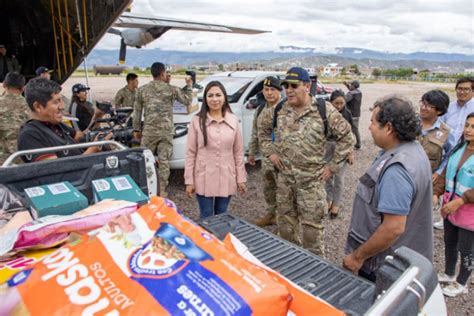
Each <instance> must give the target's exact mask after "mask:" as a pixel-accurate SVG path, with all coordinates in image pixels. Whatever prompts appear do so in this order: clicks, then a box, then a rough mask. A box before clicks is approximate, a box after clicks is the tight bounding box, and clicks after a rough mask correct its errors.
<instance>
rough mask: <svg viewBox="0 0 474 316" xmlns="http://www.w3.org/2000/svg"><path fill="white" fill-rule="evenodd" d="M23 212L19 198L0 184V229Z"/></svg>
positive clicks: (23, 206) (23, 208) (23, 207)
mask: <svg viewBox="0 0 474 316" xmlns="http://www.w3.org/2000/svg"><path fill="white" fill-rule="evenodd" d="M23 210H25V205H24V203H23V201H22V200H21V197H20V196H19V195H17V194H15V193H14V192H12V191H11V190H10V189H8V188H7V187H6V186H5V185H3V184H0V228H2V227H3V226H4V225H6V224H7V223H8V222H9V221H10V220H11V219H12V218H13V216H14V215H15V214H16V213H17V212H19V211H23Z"/></svg>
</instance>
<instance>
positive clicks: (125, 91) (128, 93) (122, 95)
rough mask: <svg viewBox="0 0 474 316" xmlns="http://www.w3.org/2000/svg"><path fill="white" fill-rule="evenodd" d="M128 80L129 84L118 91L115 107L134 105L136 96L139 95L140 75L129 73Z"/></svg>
mask: <svg viewBox="0 0 474 316" xmlns="http://www.w3.org/2000/svg"><path fill="white" fill-rule="evenodd" d="M125 80H127V85H126V86H125V87H123V88H122V89H120V90H119V91H117V94H116V95H115V99H114V106H115V108H117V109H118V108H121V107H133V103H135V96H136V95H137V89H138V76H137V75H136V74H134V73H132V72H131V73H129V74H127V77H126V78H125Z"/></svg>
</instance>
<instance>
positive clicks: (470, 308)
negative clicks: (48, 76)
mask: <svg viewBox="0 0 474 316" xmlns="http://www.w3.org/2000/svg"><path fill="white" fill-rule="evenodd" d="M139 80H140V85H142V84H144V83H146V82H148V81H149V80H151V78H149V77H148V78H142V77H141V78H139ZM79 82H80V83H85V81H84V79H83V78H70V79H69V80H68V81H67V82H66V83H65V84H64V85H63V93H64V94H65V95H66V96H67V97H69V96H70V91H71V87H72V85H73V84H75V83H79ZM172 83H173V84H176V85H178V86H182V85H184V80H183V79H179V80H177V79H176V80H173V82H172ZM123 85H125V78H124V77H91V78H90V79H89V86H90V87H91V93H92V94H93V96H94V98H95V99H99V100H112V99H113V96H114V95H115V92H116V91H117V90H118V89H119V88H121V87H122V86H123ZM333 86H334V87H335V88H342V85H338V84H336V85H333ZM434 88H440V89H442V90H444V91H446V92H447V93H448V94H449V96H450V98H454V97H455V96H454V89H453V88H454V87H453V85H452V84H442V83H422V82H409V83H373V84H363V85H361V91H362V93H363V106H362V115H361V120H360V131H361V138H362V150H360V151H357V152H356V153H355V157H356V158H355V163H354V165H353V166H351V167H350V168H349V169H348V172H347V173H346V189H345V194H344V195H343V201H342V205H341V208H342V209H341V212H340V216H339V217H338V218H337V219H335V220H329V219H325V221H324V224H325V227H326V231H325V241H326V254H327V259H328V260H329V261H331V262H334V263H335V264H340V263H341V261H342V258H343V244H344V243H343V242H341V241H343V240H345V238H346V234H347V229H348V226H349V221H350V217H351V207H352V200H353V198H354V192H355V188H356V186H357V180H358V177H360V176H361V175H362V174H363V173H364V171H365V170H366V168H367V167H368V166H369V164H370V162H371V161H372V160H373V158H374V157H375V155H376V153H377V151H378V148H377V147H376V146H375V145H373V142H372V138H371V135H370V133H369V131H368V126H369V121H370V111H369V107H370V106H371V105H372V104H373V103H374V101H375V100H377V99H378V98H380V97H382V96H384V95H387V94H391V93H399V94H402V95H404V96H405V97H407V98H409V99H410V100H411V101H412V102H413V104H414V105H415V106H416V107H417V106H418V100H420V98H421V95H422V94H423V93H424V92H426V91H428V90H431V89H434ZM247 171H248V174H249V177H248V192H247V193H246V194H245V195H244V196H235V197H233V198H232V201H231V204H230V208H229V211H230V212H231V213H233V214H235V215H238V216H240V217H242V218H244V219H247V220H254V219H255V218H257V217H259V216H260V215H263V214H264V211H265V202H264V199H263V192H262V185H261V179H260V175H259V165H258V164H257V166H255V167H252V166H249V165H247ZM169 192H170V198H171V199H172V200H173V201H175V202H176V204H177V205H178V207H180V208H181V209H182V210H183V211H184V213H185V214H186V215H188V216H189V217H191V218H192V219H196V218H197V216H198V211H197V209H198V208H197V203H196V201H195V199H189V198H187V197H186V196H185V194H184V181H183V172H182V171H180V170H175V171H173V172H172V174H171V178H170V187H169ZM268 229H269V230H270V231H272V232H275V229H276V227H269V228H268ZM434 249H435V262H434V264H435V267H436V269H437V270H438V271H442V270H443V266H444V244H443V233H442V231H435V247H434ZM471 279H472V278H471ZM469 284H470V287H471V291H470V293H469V294H467V295H464V296H462V297H458V298H455V299H446V303H447V306H448V311H449V314H450V315H470V314H474V294H473V293H474V291H473V289H472V284H471V283H469Z"/></svg>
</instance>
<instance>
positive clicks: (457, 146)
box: [449, 112, 474, 157]
mask: <svg viewBox="0 0 474 316" xmlns="http://www.w3.org/2000/svg"><path fill="white" fill-rule="evenodd" d="M471 117H474V112H471V113H469V114H468V115H467V116H466V121H465V122H467V120H468V119H470V118H471ZM466 143H467V140H466V139H464V132H463V133H462V135H461V137H460V138H459V141H458V143H457V144H456V146H454V147H453V149H451V152H450V153H449V157H451V156H452V155H453V154H454V153H455V152H456V151H458V150H459V149H461V148H462V147H463V146H464V144H466Z"/></svg>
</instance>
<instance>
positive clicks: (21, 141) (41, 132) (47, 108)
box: [18, 78, 112, 162]
mask: <svg viewBox="0 0 474 316" xmlns="http://www.w3.org/2000/svg"><path fill="white" fill-rule="evenodd" d="M25 96H26V102H27V103H28V107H29V108H30V110H31V120H28V121H27V122H26V123H25V124H24V125H23V126H22V127H21V129H20V135H19V137H18V150H27V149H37V148H45V147H53V146H63V145H68V144H75V143H77V142H78V141H79V139H81V138H82V137H83V136H84V133H82V132H80V131H75V130H74V129H72V128H70V127H68V126H67V125H65V124H63V123H62V119H63V111H64V102H63V99H62V96H61V86H60V85H59V84H58V83H56V82H54V81H51V80H47V79H44V78H35V79H32V80H30V82H29V83H28V84H27V85H26V88H25ZM101 137H103V138H104V139H106V140H108V139H111V138H112V133H109V134H107V135H106V136H105V137H104V135H103V134H99V135H97V136H96V137H95V139H94V141H97V140H99V139H100V138H101ZM99 151H101V149H100V148H99V147H89V148H87V149H86V150H81V149H70V150H65V151H60V152H52V153H45V154H35V155H29V156H22V159H23V161H25V162H36V161H41V160H50V159H56V158H61V157H68V156H77V155H87V154H92V153H96V152H99Z"/></svg>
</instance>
